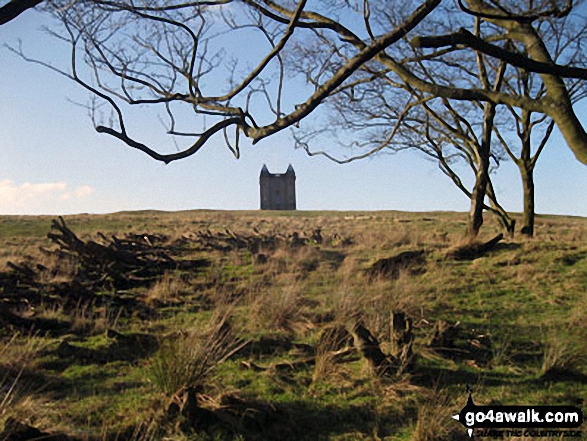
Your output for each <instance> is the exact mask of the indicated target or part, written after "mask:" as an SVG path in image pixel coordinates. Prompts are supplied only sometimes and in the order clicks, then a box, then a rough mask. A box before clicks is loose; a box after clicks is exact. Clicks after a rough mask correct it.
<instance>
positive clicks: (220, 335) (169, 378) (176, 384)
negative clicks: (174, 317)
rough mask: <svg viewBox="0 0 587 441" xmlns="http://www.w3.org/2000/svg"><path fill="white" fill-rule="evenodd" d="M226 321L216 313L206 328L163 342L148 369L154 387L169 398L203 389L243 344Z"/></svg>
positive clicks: (223, 314)
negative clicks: (184, 391) (190, 388)
mask: <svg viewBox="0 0 587 441" xmlns="http://www.w3.org/2000/svg"><path fill="white" fill-rule="evenodd" d="M229 318H230V315H229V312H224V313H222V312H217V313H215V314H214V315H213V316H212V317H211V319H210V321H209V322H208V323H207V324H206V325H205V326H203V327H198V328H193V329H189V330H186V331H181V332H178V333H177V334H175V335H173V336H169V337H167V338H166V339H165V340H163V341H162V342H161V347H160V349H159V351H158V352H157V354H156V355H155V356H154V357H153V359H152V361H151V364H150V365H149V376H150V379H151V381H152V383H153V385H154V386H155V387H157V388H158V389H159V390H161V391H162V392H164V393H166V394H167V395H169V396H172V395H174V394H177V393H180V392H181V391H182V390H184V389H186V388H188V387H193V388H198V387H202V386H204V384H205V383H206V381H207V379H208V378H209V376H210V375H211V374H212V372H213V371H214V370H215V369H216V368H217V367H218V365H220V364H221V363H222V362H224V361H225V360H226V359H228V358H229V357H230V356H231V355H233V354H234V353H235V352H237V351H238V350H239V349H241V348H242V347H243V346H245V344H246V342H244V341H243V340H242V339H241V338H240V337H239V336H238V333H236V332H235V331H234V329H232V327H231V325H230V323H229Z"/></svg>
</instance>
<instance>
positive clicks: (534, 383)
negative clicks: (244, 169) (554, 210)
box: [0, 211, 587, 441]
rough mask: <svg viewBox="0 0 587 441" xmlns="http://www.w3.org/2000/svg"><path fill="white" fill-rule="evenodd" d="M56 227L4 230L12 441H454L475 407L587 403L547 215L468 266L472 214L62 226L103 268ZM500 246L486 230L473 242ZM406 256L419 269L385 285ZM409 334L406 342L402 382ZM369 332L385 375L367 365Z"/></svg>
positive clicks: (567, 283)
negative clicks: (24, 439) (361, 335)
mask: <svg viewBox="0 0 587 441" xmlns="http://www.w3.org/2000/svg"><path fill="white" fill-rule="evenodd" d="M51 221H52V218H51V217H28V216H26V217H25V216H0V245H1V246H0V301H1V302H2V304H0V308H2V309H1V314H0V325H1V327H0V429H2V428H3V427H4V426H5V425H6V426H10V427H13V426H14V425H15V424H16V423H15V422H18V423H22V424H23V426H21V427H20V428H21V429H22V430H25V429H24V428H23V427H26V428H28V429H30V430H32V428H33V427H34V428H36V429H38V430H39V431H41V432H43V433H44V434H47V433H50V434H66V435H68V436H69V437H70V438H69V439H84V440H86V439H87V440H94V439H95V440H111V439H112V440H137V441H139V440H156V439H174V440H175V439H177V440H188V439H189V440H216V439H219V440H223V439H227V440H273V439H279V440H317V439H332V440H355V439H356V440H361V439H374V440H378V439H390V440H391V439H393V440H451V439H455V440H458V439H468V437H467V436H466V432H465V430H464V428H463V427H462V426H461V425H460V424H459V423H458V422H456V421H454V420H453V419H451V415H454V414H455V413H457V412H458V411H459V410H460V409H461V408H462V407H463V406H464V404H465V402H466V399H467V396H468V395H467V386H470V387H471V388H472V389H473V395H474V399H475V402H476V403H477V404H504V405H521V404H531V405H547V404H548V405H558V404H560V405H576V404H577V403H579V402H580V400H582V399H583V398H585V397H586V396H587V358H586V356H587V346H586V345H585V341H587V296H586V294H587V293H586V291H587V219H584V218H572V217H559V216H541V217H539V218H538V220H537V226H536V237H535V238H533V239H525V238H522V237H515V238H513V239H505V240H503V241H502V242H500V243H499V244H498V245H497V246H496V247H495V248H493V249H492V250H490V251H489V252H486V253H483V254H481V255H475V256H470V257H468V258H457V257H455V256H460V254H456V253H455V251H457V250H466V249H469V248H471V249H472V244H470V243H468V242H467V241H466V240H464V239H463V237H462V234H463V232H464V230H465V227H466V225H465V221H466V218H465V215H464V214H462V213H404V212H391V211H386V212H361V213H359V212H301V211H300V212H258V211H255V212H230V211H226V212H221V211H185V212H175V213H166V212H155V211H145V212H125V213H116V214H110V215H77V216H67V217H65V222H66V225H67V227H68V228H69V229H71V231H73V232H74V233H75V234H76V235H77V236H78V237H79V239H81V241H82V243H84V244H85V245H84V246H86V248H83V249H84V250H86V251H87V252H96V253H97V254H96V256H99V259H98V258H96V259H97V260H96V261H92V259H91V258H90V257H88V255H84V254H83V252H82V251H75V250H72V249H69V250H68V249H66V248H67V247H65V246H62V247H59V246H58V245H57V244H56V243H55V242H51V241H50V240H49V239H48V238H47V233H48V232H50V230H51ZM53 232H54V233H55V229H53ZM497 233H498V227H497V223H495V224H493V223H492V221H491V220H489V221H488V224H487V225H485V226H484V227H483V230H482V235H483V237H482V238H481V240H488V239H490V238H492V237H493V236H495V235H496V234H497ZM112 235H115V236H116V238H117V239H112V238H111V236H112ZM145 236H147V238H146V239H145ZM90 242H91V243H97V244H100V245H95V246H93V248H92V247H90V248H88V244H89V243H90ZM107 245H109V247H106V246H107ZM100 246H102V248H100ZM124 247H127V248H124ZM40 248H42V249H40ZM105 248H106V249H117V250H123V251H121V253H119V254H116V255H115V254H112V253H111V252H110V251H104V249H105ZM127 249H128V250H130V251H128V250H127ZM88 250H89V251H88ZM92 250H94V251H92ZM125 250H127V251H125ZM86 251H84V252H86ZM403 252H419V253H412V254H414V255H416V254H417V256H418V257H417V258H416V259H414V260H409V259H408V260H405V261H401V262H400V263H399V264H397V265H396V266H395V267H389V265H388V266H387V267H385V265H384V266H383V267H381V268H383V269H382V270H380V271H375V269H373V268H379V267H378V266H377V265H376V266H375V267H373V264H375V263H376V262H378V261H381V259H388V258H392V257H394V256H398V255H399V254H400V253H403ZM99 253H101V254H99ZM125 253H126V254H125ZM129 253H131V254H132V253H135V254H132V255H131V254H129ZM408 254H409V253H408ZM89 256H91V254H90V255H89ZM113 256H115V257H113ZM121 256H122V257H121ZM125 256H126V257H125ZM129 256H130V257H129ZM100 259H102V260H100ZM108 259H111V260H108ZM112 259H114V260H112ZM120 259H122V261H121V260H120ZM131 261H132V262H131ZM8 262H11V263H12V264H15V265H10V266H9V264H8ZM129 262H131V263H132V265H131V263H129ZM137 262H139V263H137ZM133 265H134V266H133ZM136 265H143V266H142V267H137V266H136ZM129 268H130V269H129ZM125 271H126V272H125ZM397 313H400V314H403V316H404V317H406V319H407V320H408V322H409V324H410V325H411V327H410V329H411V332H410V338H411V340H410V345H411V346H410V348H411V354H412V355H411V356H410V357H409V363H406V364H404V365H401V363H400V361H399V360H400V358H401V357H400V356H399V355H398V352H397V340H395V337H394V326H393V323H392V320H393V317H394V314H397ZM359 323H360V324H361V325H362V326H363V328H364V329H367V330H368V331H369V332H370V333H371V335H372V336H373V337H375V338H376V340H377V344H378V348H380V349H381V351H382V353H383V354H385V355H386V357H387V358H386V363H388V362H389V363H390V366H391V367H390V369H387V370H385V372H382V371H381V370H378V369H377V368H376V367H374V365H373V363H372V362H370V360H369V359H368V358H366V357H365V356H364V355H363V354H362V352H361V351H360V350H357V342H356V337H353V336H354V334H353V329H355V330H356V326H357V324H359ZM353 342H354V343H353ZM400 365H401V366H400ZM10 427H9V428H10ZM15 430H16V429H15ZM584 432H587V431H584ZM31 433H32V432H31ZM9 434H10V430H5V431H4V436H5V437H7V436H9ZM1 438H2V435H0V439H1ZM14 439H16V438H14ZM51 439H59V438H51ZM62 439H65V438H62ZM520 439H532V438H531V437H522V438H520ZM540 439H548V438H540ZM565 439H568V438H565ZM575 439H576V438H575Z"/></svg>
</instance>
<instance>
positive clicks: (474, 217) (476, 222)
mask: <svg viewBox="0 0 587 441" xmlns="http://www.w3.org/2000/svg"><path fill="white" fill-rule="evenodd" d="M494 117H495V104H493V103H485V110H484V115H483V139H482V140H481V145H480V146H479V149H478V152H477V158H476V159H477V173H476V175H475V187H474V188H473V192H472V193H471V210H470V211H469V226H468V233H469V236H471V237H475V236H477V235H478V234H479V230H480V229H481V225H483V207H484V206H485V195H486V194H487V184H488V182H489V155H490V152H491V133H492V132H493V119H494Z"/></svg>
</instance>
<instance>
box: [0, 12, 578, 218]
mask: <svg viewBox="0 0 587 441" xmlns="http://www.w3.org/2000/svg"><path fill="white" fill-rule="evenodd" d="M46 20H47V17H46V16H45V15H43V14H42V13H39V12H36V11H28V12H26V13H25V14H23V15H22V16H20V17H19V18H17V19H16V20H14V21H12V22H10V23H8V24H6V25H4V26H0V42H1V43H2V44H4V43H8V44H11V45H16V44H17V42H18V39H21V40H22V43H23V47H24V49H25V50H26V51H27V52H28V53H30V54H31V55H34V56H37V57H39V58H44V59H47V60H52V61H54V62H55V64H59V63H60V62H63V63H65V62H67V59H68V56H69V54H68V52H67V49H66V48H61V47H59V46H58V45H56V43H55V41H54V40H52V39H51V38H50V37H49V36H47V35H46V34H45V33H44V31H42V29H41V27H42V26H43V25H45V24H47V22H46ZM0 60H1V61H0V79H1V80H0V121H1V125H0V214H69V213H105V212H115V211H121V210H141V209H161V210H181V209H201V208H210V209H227V210H229V209H252V210H254V209H257V208H258V207H259V189H258V177H259V172H260V170H261V167H262V165H263V164H264V163H266V164H267V166H268V167H269V170H270V171H271V172H284V171H285V170H286V168H287V166H288V164H290V163H291V164H292V165H293V166H294V168H295V170H296V174H297V194H298V208H299V209H301V210H386V209H390V210H407V211H432V210H454V211H467V210H468V208H469V204H468V200H467V198H466V197H465V196H464V195H462V194H461V193H460V191H458V190H457V189H456V188H455V187H454V186H453V184H452V183H451V182H450V181H449V180H448V178H446V177H445V176H444V175H443V174H442V173H441V172H440V171H439V170H438V168H437V166H436V164H434V163H432V162H430V161H428V160H426V159H424V158H423V157H422V156H421V155H419V154H418V153H410V152H404V153H400V154H395V155H391V154H383V155H379V156H377V157H373V158H369V159H367V160H363V161H357V162H354V163H351V164H347V165H337V164H334V163H331V162H329V161H328V160H326V159H324V158H319V157H314V158H309V157H307V155H306V154H305V153H304V152H302V151H299V150H295V149H294V148H293V142H292V140H291V139H290V137H289V134H288V133H287V131H285V132H283V133H280V134H278V135H276V136H274V137H271V138H269V139H266V140H264V141H262V142H260V143H259V144H257V145H256V146H251V145H247V146H245V147H244V148H243V151H242V157H241V159H238V160H236V159H235V158H234V157H233V156H232V155H231V153H230V152H229V151H228V150H227V149H226V148H225V147H224V145H223V143H222V141H221V140H220V139H214V140H213V142H211V143H210V144H209V145H207V146H206V147H205V148H204V149H202V150H201V151H200V152H198V153H197V154H196V155H194V156H192V157H190V158H187V159H185V160H183V161H179V162H174V163H171V164H169V165H163V164H161V163H158V162H155V161H154V160H152V159H150V158H149V157H147V156H146V155H144V154H143V153H141V152H138V151H134V150H131V149H129V148H128V147H125V146H124V145H123V144H122V143H120V142H119V141H117V140H115V139H112V138H109V137H108V136H107V135H100V134H98V133H96V132H95V131H94V129H93V126H92V122H91V120H90V118H89V116H88V115H87V112H86V110H85V109H84V108H83V107H80V106H78V105H76V104H75V102H78V103H85V102H87V100H88V95H87V94H86V92H84V91H83V90H81V89H80V88H79V87H78V86H77V85H75V84H73V83H72V82H70V81H69V80H67V79H65V78H62V77H60V76H59V75H57V74H55V73H53V72H50V71H48V70H47V69H45V68H42V67H40V66H36V65H32V64H29V63H26V62H25V61H23V60H21V59H20V58H18V57H17V56H16V55H14V54H12V53H10V52H9V51H8V50H6V49H5V48H1V49H0ZM586 110H587V106H586V105H582V107H580V108H579V112H578V113H579V115H582V116H583V118H584V122H585V123H587V111H586ZM135 130H136V126H135ZM140 131H141V138H142V139H148V140H150V141H151V144H152V145H154V146H160V147H161V148H162V149H165V148H166V147H168V146H169V142H168V141H166V140H164V139H163V138H161V135H160V134H161V133H162V132H163V130H162V128H161V127H157V126H156V124H152V123H151V122H148V121H146V122H145V124H144V127H141V128H140ZM328 147H329V150H330V151H332V150H333V146H328ZM334 147H336V146H334ZM334 150H335V149H334ZM494 184H495V187H496V190H497V193H498V195H499V197H500V201H501V202H502V204H503V205H504V207H505V208H506V209H507V210H511V211H514V212H517V211H520V210H521V204H522V201H521V186H520V182H519V177H518V175H517V170H516V169H515V167H514V166H513V165H511V164H503V165H502V167H501V168H500V170H499V171H498V173H497V175H495V177H494ZM586 189H587V167H586V166H584V165H581V164H580V163H578V162H577V161H576V160H575V159H574V157H573V155H572V153H571V152H570V150H569V149H568V148H567V147H566V145H565V144H564V141H563V140H562V138H561V137H560V135H558V134H555V135H554V136H553V137H552V139H551V141H550V143H549V145H548V147H547V149H546V150H545V152H544V153H543V156H542V157H541V159H540V160H539V162H538V166H537V170H536V193H537V195H536V208H537V212H538V213H554V214H571V215H579V216H587V190H586Z"/></svg>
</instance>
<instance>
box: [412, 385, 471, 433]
mask: <svg viewBox="0 0 587 441" xmlns="http://www.w3.org/2000/svg"><path fill="white" fill-rule="evenodd" d="M459 410H460V409H459V406H458V403H457V400H456V398H455V397H453V396H452V395H451V394H450V393H449V392H447V391H446V390H438V389H433V390H430V391H427V392H423V393H422V394H421V395H420V402H419V405H418V419H417V421H416V427H415V428H414V432H413V433H412V437H411V440H412V441H444V440H447V439H450V440H461V439H462V440H465V439H468V436H467V434H466V431H465V429H464V428H463V427H462V426H461V425H460V424H459V423H458V422H456V421H455V420H453V419H452V418H451V417H452V415H455V414H456V413H458V412H459Z"/></svg>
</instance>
